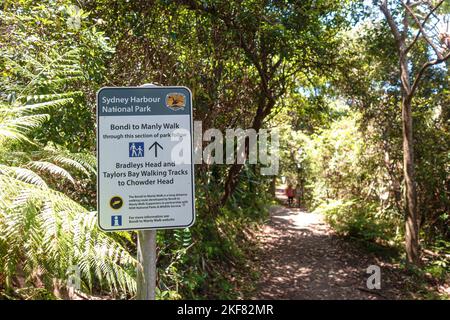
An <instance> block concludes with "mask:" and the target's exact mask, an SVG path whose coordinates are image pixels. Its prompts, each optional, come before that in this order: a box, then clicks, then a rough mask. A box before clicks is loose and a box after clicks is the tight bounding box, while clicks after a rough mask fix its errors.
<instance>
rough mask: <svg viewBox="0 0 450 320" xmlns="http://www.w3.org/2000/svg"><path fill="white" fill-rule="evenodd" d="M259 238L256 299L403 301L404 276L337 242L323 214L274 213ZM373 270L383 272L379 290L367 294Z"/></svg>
mask: <svg viewBox="0 0 450 320" xmlns="http://www.w3.org/2000/svg"><path fill="white" fill-rule="evenodd" d="M258 238H259V241H260V243H261V248H262V250H261V251H262V255H260V256H259V257H258V258H257V259H258V260H259V261H258V264H259V265H260V273H261V279H260V282H259V284H258V285H257V290H256V294H255V296H254V297H253V298H254V299H332V300H337V299H339V300H341V299H370V300H376V299H402V296H403V294H402V291H404V290H402V287H403V286H404V285H405V282H406V280H407V279H405V276H404V275H402V274H401V273H400V272H398V271H397V270H395V268H394V267H393V266H392V265H390V264H389V263H386V262H384V261H380V259H379V258H377V257H376V256H375V255H373V254H368V253H366V252H363V251H362V249H360V248H358V247H357V246H356V245H354V244H353V243H351V242H349V241H345V240H343V239H342V238H340V237H338V236H337V235H336V234H335V233H334V232H333V231H332V230H331V229H330V227H329V226H328V225H327V224H326V223H325V222H324V220H323V217H322V216H321V215H320V214H315V213H308V212H305V211H302V210H300V209H298V208H286V207H281V206H277V207H273V208H271V218H270V222H269V223H268V224H266V225H265V226H264V228H263V229H262V230H261V232H260V233H259V234H258ZM370 265H378V266H380V267H381V289H380V290H377V289H372V290H371V289H368V288H367V284H366V282H367V278H368V277H369V276H370V274H368V273H367V268H368V267H369V266H370Z"/></svg>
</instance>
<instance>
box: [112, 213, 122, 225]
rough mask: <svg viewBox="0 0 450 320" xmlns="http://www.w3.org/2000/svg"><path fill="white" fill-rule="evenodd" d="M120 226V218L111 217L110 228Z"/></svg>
mask: <svg viewBox="0 0 450 320" xmlns="http://www.w3.org/2000/svg"><path fill="white" fill-rule="evenodd" d="M121 225H122V216H111V226H113V227H120V226H121Z"/></svg>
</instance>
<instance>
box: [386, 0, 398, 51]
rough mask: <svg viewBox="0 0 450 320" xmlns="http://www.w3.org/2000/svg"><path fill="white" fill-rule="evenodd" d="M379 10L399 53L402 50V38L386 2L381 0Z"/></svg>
mask: <svg viewBox="0 0 450 320" xmlns="http://www.w3.org/2000/svg"><path fill="white" fill-rule="evenodd" d="M380 10H381V12H383V14H384V16H385V17H386V20H387V23H388V25H389V27H390V28H391V30H392V34H393V35H394V39H395V42H396V44H397V49H398V50H399V51H401V50H402V45H403V44H402V36H401V34H400V30H399V29H398V26H397V24H396V23H395V20H394V17H393V16H392V14H391V12H390V11H389V8H388V2H387V0H383V1H382V2H381V4H380Z"/></svg>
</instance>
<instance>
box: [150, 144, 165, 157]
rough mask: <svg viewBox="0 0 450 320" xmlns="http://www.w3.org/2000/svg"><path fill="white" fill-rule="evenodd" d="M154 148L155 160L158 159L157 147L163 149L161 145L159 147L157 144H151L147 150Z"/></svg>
mask: <svg viewBox="0 0 450 320" xmlns="http://www.w3.org/2000/svg"><path fill="white" fill-rule="evenodd" d="M153 147H155V158H158V147H160V148H161V150H163V149H164V148H163V147H162V145H160V144H159V143H158V142H156V141H155V142H153V144H152V145H151V146H150V148H148V150H152V148H153Z"/></svg>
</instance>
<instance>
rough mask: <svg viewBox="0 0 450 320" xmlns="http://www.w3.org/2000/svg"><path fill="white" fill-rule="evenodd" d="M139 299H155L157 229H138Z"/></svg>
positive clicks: (137, 297) (137, 293)
mask: <svg viewBox="0 0 450 320" xmlns="http://www.w3.org/2000/svg"><path fill="white" fill-rule="evenodd" d="M137 249H138V252H137V258H138V269H137V281H136V282H137V292H136V299H137V300H155V295H156V293H155V290H156V230H143V231H138V241H137Z"/></svg>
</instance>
